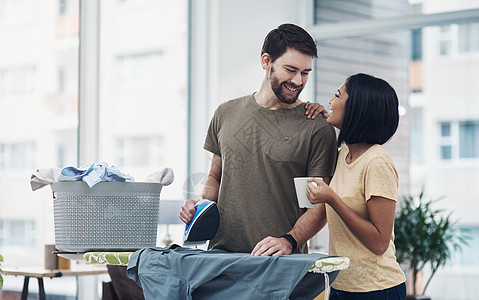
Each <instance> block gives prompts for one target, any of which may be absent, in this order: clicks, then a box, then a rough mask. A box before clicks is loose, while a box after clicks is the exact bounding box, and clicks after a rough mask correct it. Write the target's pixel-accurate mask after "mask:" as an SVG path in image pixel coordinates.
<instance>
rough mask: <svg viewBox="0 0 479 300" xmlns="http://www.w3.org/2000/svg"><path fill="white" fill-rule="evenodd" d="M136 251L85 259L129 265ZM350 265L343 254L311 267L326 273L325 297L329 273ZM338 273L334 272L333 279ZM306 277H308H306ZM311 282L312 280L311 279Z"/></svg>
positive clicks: (89, 254) (90, 254) (98, 254)
mask: <svg viewBox="0 0 479 300" xmlns="http://www.w3.org/2000/svg"><path fill="white" fill-rule="evenodd" d="M133 253H134V252H87V253H85V254H84V261H85V262H86V263H87V264H111V265H122V266H127V265H128V262H129V261H130V257H131V255H132V254H133ZM348 267H349V258H347V257H341V256H324V257H321V258H318V259H317V260H316V261H315V262H314V264H313V265H312V266H311V268H310V269H309V270H308V273H309V274H313V273H321V274H323V275H324V298H325V299H328V297H329V285H330V282H329V281H330V279H329V275H328V273H334V272H337V271H340V270H344V269H346V268H348ZM336 275H337V273H336V274H334V276H333V279H334V278H335V277H336ZM305 278H306V277H305ZM307 282H308V280H303V281H301V282H300V283H299V284H298V287H297V288H300V285H301V284H303V287H302V288H308V286H307ZM309 282H310V283H309V284H311V280H309Z"/></svg>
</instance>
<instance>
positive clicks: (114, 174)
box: [57, 162, 135, 188]
mask: <svg viewBox="0 0 479 300" xmlns="http://www.w3.org/2000/svg"><path fill="white" fill-rule="evenodd" d="M57 180H58V181H81V180H83V181H85V182H86V183H87V184H88V186H89V187H90V188H92V187H93V186H94V185H95V184H97V183H98V182H100V181H121V182H125V181H126V182H132V181H135V179H133V177H132V176H130V175H128V174H124V173H122V172H120V170H118V169H117V168H116V167H115V166H111V167H110V166H108V163H106V162H100V163H95V164H89V165H84V166H82V167H80V168H76V167H72V166H68V167H64V168H63V169H61V170H60V174H58V179H57Z"/></svg>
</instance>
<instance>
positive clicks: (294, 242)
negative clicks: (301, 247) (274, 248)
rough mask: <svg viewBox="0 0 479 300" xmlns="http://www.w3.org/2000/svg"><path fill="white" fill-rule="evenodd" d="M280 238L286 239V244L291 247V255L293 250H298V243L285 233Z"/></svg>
mask: <svg viewBox="0 0 479 300" xmlns="http://www.w3.org/2000/svg"><path fill="white" fill-rule="evenodd" d="M281 237H282V238H285V239H287V240H288V242H290V243H291V246H293V250H291V253H293V252H294V250H296V248H298V242H296V240H295V239H294V237H293V236H292V235H291V234H289V233H286V234H283V235H282V236H281Z"/></svg>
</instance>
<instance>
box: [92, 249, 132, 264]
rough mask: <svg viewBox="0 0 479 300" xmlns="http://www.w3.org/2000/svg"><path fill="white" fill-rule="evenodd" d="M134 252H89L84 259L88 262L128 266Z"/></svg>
mask: <svg viewBox="0 0 479 300" xmlns="http://www.w3.org/2000/svg"><path fill="white" fill-rule="evenodd" d="M132 254H133V252H87V253H85V254H83V260H84V261H85V262H86V263H87V264H109V265H120V266H126V265H128V262H129V261H130V256H131V255H132Z"/></svg>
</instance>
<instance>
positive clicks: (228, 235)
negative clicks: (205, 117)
mask: <svg viewBox="0 0 479 300" xmlns="http://www.w3.org/2000/svg"><path fill="white" fill-rule="evenodd" d="M316 57H317V49H316V44H315V42H314V40H313V39H312V37H311V36H310V35H309V34H308V33H307V32H306V31H305V30H304V29H303V28H301V27H299V26H297V25H294V24H282V25H280V26H279V27H278V28H275V29H273V30H272V31H270V32H269V33H268V35H267V36H266V38H265V40H264V43H263V48H262V51H261V65H262V67H263V69H264V70H265V74H264V77H263V80H262V82H261V86H260V88H259V90H258V91H257V92H255V93H253V94H250V95H247V96H244V97H240V98H237V99H234V100H230V101H227V102H224V103H222V104H221V105H220V106H219V107H218V108H217V109H216V111H215V113H214V116H213V118H212V120H211V123H210V126H209V129H208V132H207V136H206V140H205V144H204V149H205V150H207V151H209V152H211V153H212V154H213V157H212V162H211V166H210V170H209V173H208V177H207V179H206V182H205V185H204V187H203V189H202V191H201V193H200V196H201V197H202V198H204V199H209V200H212V201H215V202H216V203H217V204H218V208H219V211H220V216H221V221H220V226H219V230H218V232H217V234H216V237H215V238H214V239H213V240H211V241H210V243H209V245H208V248H209V249H221V250H226V251H231V252H246V253H252V254H253V255H283V254H290V253H307V252H308V249H307V245H306V242H307V240H308V239H309V238H310V237H312V236H313V235H314V234H315V233H316V232H317V231H318V228H321V227H322V226H324V224H321V221H320V216H323V215H324V213H325V211H324V205H322V206H318V207H315V208H309V209H308V211H306V210H305V209H301V208H299V206H298V202H297V198H296V194H295V189H294V183H293V178H294V177H305V176H308V177H310V176H311V177H322V178H323V180H324V181H325V182H326V183H329V181H330V178H331V176H332V175H333V173H334V166H335V162H336V156H337V142H336V133H335V130H334V129H333V127H332V126H330V125H328V124H327V123H326V121H325V119H324V118H322V117H318V118H310V117H309V114H310V111H312V110H313V111H315V110H316V111H317V110H318V106H312V105H311V104H310V103H309V102H307V103H304V102H303V101H301V100H300V99H299V95H300V93H301V91H302V90H303V89H304V86H305V85H306V82H307V81H308V76H309V74H310V72H311V71H312V64H313V59H314V58H316ZM305 111H306V113H305ZM305 114H306V115H308V117H305ZM316 114H317V113H316ZM197 201H198V200H187V201H186V202H185V204H184V205H183V206H182V209H181V212H180V219H181V220H182V221H183V222H185V223H186V224H189V223H190V222H191V220H192V219H193V216H194V214H195V208H194V205H195V203H196V202H197ZM313 210H316V211H313ZM324 219H325V218H324ZM260 241H261V244H258V243H259V242H260ZM255 247H256V248H255Z"/></svg>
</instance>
